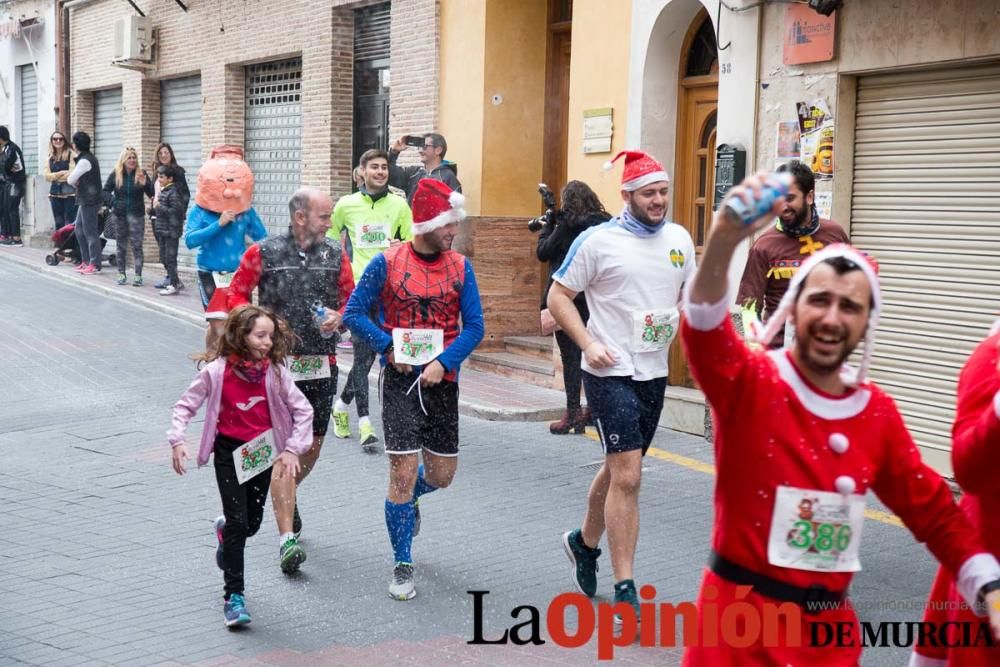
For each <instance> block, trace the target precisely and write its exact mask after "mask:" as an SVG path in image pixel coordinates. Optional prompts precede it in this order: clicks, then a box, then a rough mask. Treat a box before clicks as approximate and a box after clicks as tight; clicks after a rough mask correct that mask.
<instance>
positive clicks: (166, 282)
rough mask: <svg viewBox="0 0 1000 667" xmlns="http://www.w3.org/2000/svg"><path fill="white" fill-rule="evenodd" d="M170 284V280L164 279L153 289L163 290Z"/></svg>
mask: <svg viewBox="0 0 1000 667" xmlns="http://www.w3.org/2000/svg"><path fill="white" fill-rule="evenodd" d="M169 284H170V278H164V279H163V280H161V281H160V282H158V283H156V284H155V285H153V287H154V288H155V289H163V288H164V287H166V286H167V285H169Z"/></svg>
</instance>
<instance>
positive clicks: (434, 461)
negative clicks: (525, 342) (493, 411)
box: [344, 178, 483, 600]
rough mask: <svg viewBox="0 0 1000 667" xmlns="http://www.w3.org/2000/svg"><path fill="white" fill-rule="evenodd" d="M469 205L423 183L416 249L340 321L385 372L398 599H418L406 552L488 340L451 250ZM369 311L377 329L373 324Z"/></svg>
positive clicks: (443, 477) (368, 275)
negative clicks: (478, 353)
mask: <svg viewBox="0 0 1000 667" xmlns="http://www.w3.org/2000/svg"><path fill="white" fill-rule="evenodd" d="M463 202H464V198H463V197H462V194H461V193H459V192H453V191H452V190H451V188H449V187H448V186H447V185H445V184H444V183H443V182H441V181H437V180H433V179H429V178H428V179H423V180H421V181H420V182H419V183H418V184H417V188H416V191H415V193H414V195H413V206H412V208H413V240H412V241H410V242H408V243H403V244H401V245H398V246H396V247H393V248H389V249H388V250H386V251H385V252H383V253H382V254H380V255H378V256H376V257H375V258H374V259H373V260H372V261H371V263H369V264H368V267H367V268H366V269H365V271H364V273H363V274H362V275H361V279H360V280H359V281H358V287H357V289H356V290H355V291H354V294H353V295H352V296H351V299H350V301H348V303H347V310H346V311H345V313H344V323H345V324H346V325H347V327H348V328H349V329H350V330H351V333H352V334H353V335H354V336H357V337H359V338H360V339H361V340H363V341H364V344H365V345H368V346H369V347H371V348H372V349H373V350H379V351H380V352H381V356H382V365H383V366H384V369H383V376H382V380H381V382H380V385H381V393H382V426H383V429H384V431H385V451H386V454H388V455H389V490H388V493H387V494H386V500H385V523H386V528H388V531H389V541H390V542H391V543H392V550H393V555H394V558H395V567H394V569H393V576H392V581H391V582H390V583H389V597H391V598H393V599H395V600H409V599H411V598H413V597H414V596H415V595H416V594H417V591H416V588H415V587H414V583H413V559H412V557H411V555H410V546H411V544H412V542H413V538H414V536H415V535H416V534H417V533H418V532H419V531H420V511H419V504H418V503H419V501H420V496H422V495H424V494H427V493H430V492H431V491H436V490H437V489H440V488H443V487H446V486H448V485H449V484H451V481H452V479H454V477H455V469H456V468H457V466H458V368H459V366H460V365H461V363H462V361H463V360H464V359H465V358H466V357H467V356H469V354H471V353H472V351H473V350H474V349H475V348H476V345H478V344H479V341H481V340H482V339H483V307H482V304H481V303H480V301H479V288H478V287H477V286H476V276H475V274H474V273H473V271H472V264H471V263H470V262H469V260H468V259H466V258H465V257H463V256H462V255H460V254H459V253H457V252H454V251H453V250H451V243H452V241H453V240H454V238H455V233H456V232H457V231H458V223H459V221H460V220H462V219H464V218H465V211H464V210H463V208H462V204H463ZM373 308H377V312H378V322H377V323H376V322H373V321H372V320H371V318H370V317H369V313H371V312H372V309H373ZM460 322H461V326H460V325H459V323H460ZM421 452H423V457H424V465H419V461H418V454H420V453H421ZM425 466H426V469H425Z"/></svg>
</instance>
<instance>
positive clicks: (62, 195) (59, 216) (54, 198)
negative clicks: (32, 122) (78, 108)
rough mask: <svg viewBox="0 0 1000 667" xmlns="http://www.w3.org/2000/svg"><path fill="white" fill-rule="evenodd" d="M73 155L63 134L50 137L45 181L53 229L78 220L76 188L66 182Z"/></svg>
mask: <svg viewBox="0 0 1000 667" xmlns="http://www.w3.org/2000/svg"><path fill="white" fill-rule="evenodd" d="M70 160H71V154H70V150H69V142H68V141H66V135H64V134H63V133H62V132H53V133H52V136H51V137H49V161H48V164H46V165H45V180H46V181H48V182H49V183H51V185H50V186H49V205H50V206H52V219H53V220H54V221H55V226H54V227H53V229H56V230H58V229H60V228H62V227H64V226H66V225H68V224H70V223H71V222H73V220H75V219H76V188H74V187H73V186H72V185H70V184H69V183H67V182H66V179H67V178H69V172H70V168H69V167H70Z"/></svg>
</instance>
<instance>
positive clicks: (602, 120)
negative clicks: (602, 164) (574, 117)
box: [583, 107, 615, 154]
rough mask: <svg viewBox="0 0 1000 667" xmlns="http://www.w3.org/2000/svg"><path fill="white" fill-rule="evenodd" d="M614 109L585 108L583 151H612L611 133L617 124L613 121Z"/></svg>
mask: <svg viewBox="0 0 1000 667" xmlns="http://www.w3.org/2000/svg"><path fill="white" fill-rule="evenodd" d="M611 116H612V109H611V107H604V108H602V109H585V110H584V112H583V152H584V154H587V153H610V152H611V135H613V134H614V129H615V125H614V123H613V122H611Z"/></svg>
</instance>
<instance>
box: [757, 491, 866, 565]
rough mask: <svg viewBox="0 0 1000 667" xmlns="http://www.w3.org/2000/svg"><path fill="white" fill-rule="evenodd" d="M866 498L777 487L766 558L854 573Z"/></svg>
mask: <svg viewBox="0 0 1000 667" xmlns="http://www.w3.org/2000/svg"><path fill="white" fill-rule="evenodd" d="M864 520H865V497H864V496H860V495H858V494H854V493H852V494H848V495H845V494H840V493H834V492H832V491H816V490H813V489H797V488H795V487H791V486H779V487H778V491H777V493H776V494H775V497H774V515H773V516H772V517H771V534H770V536H769V537H768V541H767V561H768V562H769V563H770V564H771V565H777V566H778V567H789V568H792V569H795V570H809V571H811V572H858V571H859V570H860V569H861V561H860V560H859V559H858V548H859V547H860V545H861V528H862V526H863V525H864Z"/></svg>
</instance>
